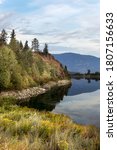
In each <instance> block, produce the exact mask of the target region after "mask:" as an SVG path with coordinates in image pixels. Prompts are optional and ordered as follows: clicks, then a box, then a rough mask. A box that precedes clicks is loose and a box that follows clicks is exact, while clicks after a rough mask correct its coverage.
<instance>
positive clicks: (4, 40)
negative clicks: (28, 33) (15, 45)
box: [0, 29, 7, 45]
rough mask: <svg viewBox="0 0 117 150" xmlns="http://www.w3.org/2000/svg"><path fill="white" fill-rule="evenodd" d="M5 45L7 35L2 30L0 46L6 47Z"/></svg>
mask: <svg viewBox="0 0 117 150" xmlns="http://www.w3.org/2000/svg"><path fill="white" fill-rule="evenodd" d="M6 43H7V33H6V31H5V30H4V29H3V30H2V32H1V34H0V45H6Z"/></svg>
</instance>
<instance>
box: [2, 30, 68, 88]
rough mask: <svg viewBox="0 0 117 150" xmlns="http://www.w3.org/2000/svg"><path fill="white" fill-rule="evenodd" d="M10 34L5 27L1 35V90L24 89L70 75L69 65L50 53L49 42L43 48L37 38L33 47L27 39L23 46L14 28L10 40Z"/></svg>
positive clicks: (33, 42)
mask: <svg viewBox="0 0 117 150" xmlns="http://www.w3.org/2000/svg"><path fill="white" fill-rule="evenodd" d="M7 37H8V34H7V33H6V31H5V30H4V29H3V30H2V32H1V34H0V90H6V89H23V88H27V87H31V86H36V85H39V84H43V83H45V82H47V81H50V80H58V79H64V78H67V77H68V73H67V70H66V68H63V67H62V65H61V64H60V63H59V62H58V61H57V60H55V59H54V57H53V56H52V55H51V54H49V52H48V45H47V44H45V47H44V49H43V51H40V50H39V42H38V40H37V39H36V38H35V39H33V41H32V47H31V48H30V47H29V45H28V41H26V42H25V44H24V45H23V44H22V42H21V41H18V40H17V39H16V34H15V31H14V30H12V32H11V35H10V42H9V43H8V42H7Z"/></svg>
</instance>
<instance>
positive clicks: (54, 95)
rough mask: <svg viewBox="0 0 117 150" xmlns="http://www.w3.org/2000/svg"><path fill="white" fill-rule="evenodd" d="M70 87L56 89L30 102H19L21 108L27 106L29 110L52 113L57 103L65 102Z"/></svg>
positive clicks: (33, 98) (31, 99)
mask: <svg viewBox="0 0 117 150" xmlns="http://www.w3.org/2000/svg"><path fill="white" fill-rule="evenodd" d="M70 86H71V85H69V86H63V87H55V88H53V89H51V90H50V91H48V92H47V93H46V94H41V95H38V96H37V97H32V98H30V100H26V101H23V102H22V101H19V102H18V104H19V105H20V106H27V107H29V108H35V109H38V110H39V111H43V110H46V111H52V110H53V109H54V108H55V106H56V104H57V103H60V101H62V100H63V98H64V96H65V95H67V93H68V89H69V88H70Z"/></svg>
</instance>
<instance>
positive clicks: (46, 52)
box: [43, 43, 48, 55]
mask: <svg viewBox="0 0 117 150" xmlns="http://www.w3.org/2000/svg"><path fill="white" fill-rule="evenodd" d="M43 53H44V54H45V55H47V54H48V45H47V44H46V43H45V47H44V49H43Z"/></svg>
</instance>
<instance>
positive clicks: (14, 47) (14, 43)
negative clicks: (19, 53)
mask: <svg viewBox="0 0 117 150" xmlns="http://www.w3.org/2000/svg"><path fill="white" fill-rule="evenodd" d="M10 38H11V40H10V43H9V46H10V48H11V49H12V50H13V51H16V50H17V48H18V44H17V40H16V34H15V30H14V29H13V30H12V32H11V37H10Z"/></svg>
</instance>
